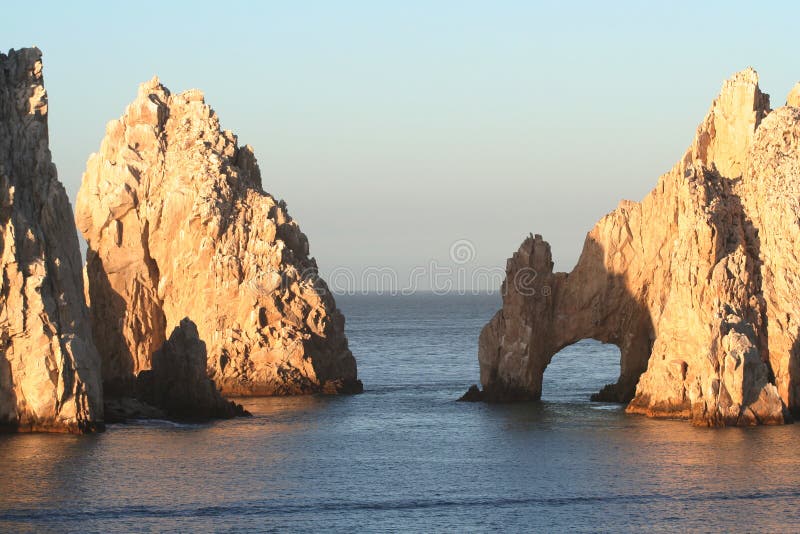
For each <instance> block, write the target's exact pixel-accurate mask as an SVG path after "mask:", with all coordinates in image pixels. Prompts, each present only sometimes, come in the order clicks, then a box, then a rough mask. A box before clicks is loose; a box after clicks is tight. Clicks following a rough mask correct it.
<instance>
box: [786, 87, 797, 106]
mask: <svg viewBox="0 0 800 534" xmlns="http://www.w3.org/2000/svg"><path fill="white" fill-rule="evenodd" d="M786 105H787V106H792V107H795V108H800V82H798V83H796V84H795V86H794V87H792V90H791V91H789V94H788V95H787V96H786Z"/></svg>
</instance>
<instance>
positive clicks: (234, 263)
mask: <svg viewBox="0 0 800 534" xmlns="http://www.w3.org/2000/svg"><path fill="white" fill-rule="evenodd" d="M76 211H77V213H76V218H77V223H78V228H79V229H80V230H81V232H82V233H83V235H84V236H85V238H86V240H87V242H88V244H89V251H88V255H87V278H88V281H89V294H90V302H91V312H92V323H93V326H94V335H95V342H96V344H97V346H98V349H99V350H100V353H101V355H102V358H103V380H104V383H105V384H106V389H107V390H108V391H109V392H111V394H118V393H122V394H126V393H129V392H130V390H131V388H132V387H133V383H134V379H135V377H136V376H137V375H138V374H139V373H140V372H141V371H144V370H148V369H151V367H152V357H153V354H154V353H155V351H156V350H158V349H159V347H161V345H162V344H163V343H164V342H165V340H166V334H167V332H171V331H172V330H173V329H174V328H176V327H177V326H178V325H179V323H180V321H181V319H183V318H184V317H187V318H189V319H190V320H191V321H193V322H194V323H195V324H196V325H197V331H198V333H199V338H200V339H201V340H202V341H203V342H205V344H206V346H207V349H208V373H209V375H210V376H211V378H213V379H214V381H215V382H216V384H217V385H218V386H219V387H220V389H221V390H222V392H223V393H225V394H230V395H286V394H301V393H312V392H320V391H321V392H330V393H335V392H356V391H360V388H361V384H360V382H359V381H358V380H357V376H356V362H355V359H354V358H353V355H352V354H351V352H350V350H349V349H348V345H347V339H346V337H345V335H344V317H343V316H342V314H341V313H340V312H339V310H338V309H337V308H336V305H335V302H334V299H333V297H332V296H331V294H330V292H329V291H328V288H327V286H326V284H325V282H324V281H323V280H322V279H321V278H320V277H319V276H318V274H317V265H316V262H315V260H314V259H313V258H311V257H309V250H308V241H307V239H306V236H305V235H304V234H303V233H302V232H301V231H300V229H299V228H298V226H297V224H296V223H295V222H294V221H293V220H292V218H291V217H290V216H289V214H288V213H287V211H286V205H285V204H284V203H283V202H282V201H276V200H275V199H274V198H273V197H272V196H270V195H269V194H267V193H265V192H264V191H263V189H262V187H261V174H260V171H259V168H258V165H257V164H256V159H255V156H254V154H253V151H252V149H251V148H250V147H249V146H245V147H239V146H238V144H237V139H236V136H235V135H233V133H231V132H230V131H227V130H226V131H222V130H220V125H219V119H218V118H217V115H216V114H215V113H214V111H213V110H212V109H211V108H210V107H209V106H208V105H206V103H205V101H204V98H203V94H202V93H201V92H200V91H197V90H190V91H186V92H184V93H181V94H177V95H173V94H171V93H170V92H169V90H168V89H167V88H166V87H164V86H163V85H161V83H159V81H158V79H153V80H151V81H150V82H147V83H145V84H142V85H141V87H140V88H139V93H138V96H137V97H136V99H135V100H134V101H133V103H131V104H130V105H129V106H128V107H127V109H126V111H125V114H124V115H123V116H122V117H121V118H120V119H118V120H114V121H111V122H110V123H109V124H108V126H107V129H106V136H105V138H104V139H103V141H102V144H101V146H100V151H99V152H98V153H96V154H93V155H92V156H91V157H90V158H89V161H88V164H87V168H86V172H85V174H84V176H83V183H82V186H81V189H80V192H79V194H78V201H77V210H76Z"/></svg>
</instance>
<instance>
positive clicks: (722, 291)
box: [479, 69, 800, 426]
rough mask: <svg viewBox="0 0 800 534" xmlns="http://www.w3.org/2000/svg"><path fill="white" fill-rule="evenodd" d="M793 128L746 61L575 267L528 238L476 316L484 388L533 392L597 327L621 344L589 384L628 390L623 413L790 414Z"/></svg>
mask: <svg viewBox="0 0 800 534" xmlns="http://www.w3.org/2000/svg"><path fill="white" fill-rule="evenodd" d="M788 101H789V102H790V103H791V102H794V101H793V100H792V97H790V98H789V99H788ZM799 140H800V109H798V108H795V107H791V106H789V107H783V108H780V109H777V110H775V111H771V110H770V109H769V97H768V95H766V94H763V93H762V92H761V91H760V90H759V87H758V78H757V75H756V73H755V71H753V70H752V69H748V70H745V71H743V72H740V73H738V74H736V75H735V76H733V77H732V78H731V79H730V80H728V81H727V82H726V83H725V84H724V85H723V88H722V91H721V93H720V95H719V97H718V98H717V99H716V100H715V101H714V103H713V104H712V106H711V109H710V111H709V113H708V115H707V116H706V118H705V119H704V120H703V122H702V123H701V124H700V126H699V127H698V130H697V135H696V137H695V141H694V142H693V144H692V146H691V147H690V148H689V150H688V151H687V152H686V154H685V156H684V157H683V158H682V159H681V160H680V161H679V162H678V163H677V164H676V165H675V167H673V168H672V170H670V171H669V172H668V173H667V174H665V175H663V176H662V177H661V178H660V179H659V181H658V184H657V185H656V188H655V189H654V190H653V191H652V192H651V193H650V194H649V195H648V196H647V197H646V198H645V199H644V200H642V202H639V203H636V202H630V201H623V202H621V203H620V205H619V207H618V208H617V209H616V210H615V211H613V212H612V213H610V214H609V215H607V216H605V217H604V218H603V219H601V220H600V221H599V222H598V223H597V225H596V226H595V227H594V228H593V229H592V230H591V231H590V232H589V234H588V235H587V237H586V242H585V244H584V248H583V252H582V254H581V257H580V259H579V261H578V264H577V265H576V267H575V269H573V271H572V272H570V273H554V272H553V263H552V260H551V255H550V246H549V245H548V244H547V243H546V242H545V241H544V240H542V238H541V237H540V236H535V237H533V236H531V237H530V238H528V239H527V240H525V242H524V243H523V244H522V246H521V247H520V249H519V251H518V252H516V253H515V254H514V256H513V257H512V258H511V259H509V261H508V266H507V278H506V281H505V283H504V298H503V309H502V310H501V311H500V312H498V313H497V315H496V316H495V317H494V318H493V319H492V320H491V322H490V323H489V324H488V325H486V327H485V328H484V329H483V331H482V332H481V336H480V341H479V360H480V368H481V382H482V384H483V386H484V391H483V395H484V396H485V397H486V398H487V399H489V400H517V399H538V398H540V396H541V388H542V374H543V372H544V369H545V367H546V366H547V365H548V364H549V362H550V360H551V358H552V357H553V356H554V355H555V354H556V353H557V352H558V351H560V350H561V349H562V348H564V347H566V346H568V345H570V344H572V343H575V342H577V341H579V340H581V339H584V338H594V339H597V340H599V341H602V342H605V343H613V344H615V345H617V346H618V347H619V348H620V353H621V360H620V364H621V365H620V371H621V372H620V376H619V379H618V381H617V382H616V383H615V384H612V385H609V386H607V387H606V388H604V389H603V391H602V392H601V393H600V394H598V396H597V397H596V398H598V399H602V400H616V401H620V402H628V401H630V402H629V404H628V408H627V411H628V412H629V413H641V414H646V415H650V416H657V417H679V418H686V419H691V420H692V422H693V423H694V424H697V425H709V426H724V425H753V424H771V423H782V422H786V421H788V420H789V417H790V416H789V413H788V411H787V408H791V409H793V410H797V409H800V398H799V396H798V394H799V393H800V388H799V386H798V384H799V382H798V380H799V378H798V377H800V363H798V358H799V357H800V344H799V343H798V341H797V339H798V332H799V331H800V322H798V321H800V319H798V318H797V316H796V310H797V308H798V296H797V295H800V291H798V290H800V285H798V284H800V278H798V277H800V265H798V262H797V257H798V252H799V251H798V248H797V247H798V246H799V245H798V243H800V234H798V232H799V231H800V213H799V212H800V209H798V202H799V199H800V151H798V142H799Z"/></svg>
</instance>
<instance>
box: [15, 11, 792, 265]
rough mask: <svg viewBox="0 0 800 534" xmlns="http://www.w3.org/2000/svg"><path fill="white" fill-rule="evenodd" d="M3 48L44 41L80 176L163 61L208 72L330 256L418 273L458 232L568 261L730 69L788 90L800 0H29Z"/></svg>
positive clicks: (476, 261) (61, 130) (236, 124)
mask: <svg viewBox="0 0 800 534" xmlns="http://www.w3.org/2000/svg"><path fill="white" fill-rule="evenodd" d="M2 16H3V19H4V24H3V42H2V44H1V45H0V47H1V48H4V49H8V48H12V47H13V48H21V47H23V46H30V45H36V46H38V47H40V48H41V49H42V50H43V52H44V66H45V84H46V87H47V89H48V92H49V97H50V146H51V148H52V151H53V155H54V159H55V162H56V164H57V166H58V169H59V176H60V178H61V180H62V181H63V182H64V183H65V185H66V187H67V191H68V192H69V194H70V198H71V199H72V200H73V202H74V199H75V194H76V192H77V189H78V187H79V185H80V178H81V174H82V172H83V169H84V166H85V162H86V159H87V157H88V155H89V154H90V153H91V152H93V151H95V150H97V148H98V147H99V144H100V140H101V138H102V137H103V134H104V130H105V124H106V122H108V121H109V120H110V119H112V118H116V117H118V116H119V115H121V113H122V112H123V110H124V108H125V106H126V104H127V103H128V102H130V101H131V100H132V99H133V98H134V96H135V95H136V89H137V86H138V84H139V83H140V82H142V81H145V80H148V79H150V78H151V77H152V76H153V75H154V74H157V75H158V76H159V77H160V78H161V80H162V82H163V83H165V84H166V85H167V86H168V87H169V88H170V89H171V90H172V91H173V92H178V91H182V90H185V89H189V88H200V89H202V90H203V91H204V92H205V94H206V100H207V102H208V103H210V104H211V106H212V107H213V108H214V109H215V110H216V111H217V113H218V114H219V116H220V119H221V121H222V125H223V127H224V128H228V129H231V130H233V131H234V132H235V133H236V134H238V136H239V141H240V143H241V144H245V143H248V144H251V145H253V146H254V147H255V151H256V155H257V157H258V160H259V164H260V166H261V169H262V174H263V182H264V188H265V189H266V190H267V191H269V192H270V193H272V194H273V195H275V196H276V197H278V198H283V199H285V200H286V201H287V203H288V206H289V211H290V213H291V214H292V215H293V216H294V217H295V218H296V219H297V220H298V222H299V223H300V226H301V228H302V229H303V230H304V231H305V233H306V234H307V235H308V236H309V239H310V242H311V252H312V254H313V255H314V256H315V257H316V258H317V260H318V262H319V263H320V266H321V268H322V270H323V272H325V273H332V272H333V271H334V270H335V269H336V268H339V267H346V268H350V269H353V270H354V271H356V272H361V271H362V270H363V269H364V268H365V267H368V266H376V267H393V268H396V269H398V270H399V271H400V273H401V276H405V274H403V273H407V272H408V271H409V269H411V268H412V267H414V266H426V265H429V262H430V261H431V260H435V261H438V262H440V263H441V264H448V263H450V260H449V255H450V250H451V245H452V244H453V243H454V242H457V241H458V240H469V242H470V243H472V244H474V250H475V254H476V255H475V257H474V258H472V259H471V260H470V262H469V265H470V266H486V267H495V266H496V267H502V266H503V265H504V264H505V259H506V258H507V257H508V256H509V255H511V254H512V253H513V252H514V251H515V250H516V248H517V247H518V246H519V244H520V242H521V241H522V239H523V238H524V236H526V235H527V234H528V233H529V232H533V233H541V234H543V235H544V237H545V239H547V240H548V241H550V243H551V245H552V247H553V254H554V257H555V260H556V267H557V268H558V269H561V270H565V269H566V270H568V269H571V268H572V266H573V264H574V263H575V261H576V260H577V257H578V255H579V253H580V249H581V247H582V244H583V239H584V236H585V234H586V232H587V231H588V230H589V229H590V228H591V227H592V225H593V224H594V222H595V221H596V220H597V219H598V218H599V217H600V216H602V215H603V214H605V213H607V212H608V211H610V210H612V209H613V208H614V207H615V206H616V205H617V203H618V201H619V200H620V199H622V198H629V199H634V200H639V199H641V198H642V197H643V196H644V195H645V194H646V193H647V191H649V190H650V189H651V188H652V187H653V186H654V185H655V183H656V179H657V178H658V176H659V175H660V174H662V173H663V172H665V171H667V170H668V169H669V168H670V167H671V166H672V164H673V163H674V162H675V161H677V159H678V158H679V157H680V155H681V154H682V153H683V151H684V150H685V148H686V147H687V146H688V145H689V143H690V142H691V140H692V137H693V133H694V130H695V128H696V126H697V124H698V123H699V122H700V120H701V119H702V117H703V115H704V114H705V112H706V110H707V109H708V106H709V105H710V103H711V100H712V99H713V97H714V96H715V95H716V93H717V91H718V90H719V88H720V86H721V84H722V81H723V80H724V79H725V78H727V77H728V76H730V75H731V74H733V73H734V72H735V71H737V70H740V69H743V68H745V67H747V66H748V65H752V66H753V67H755V68H756V70H758V72H759V74H760V76H761V87H762V89H763V90H765V91H766V92H768V93H770V94H771V95H772V104H773V107H774V106H777V105H781V104H783V102H784V100H785V96H786V93H787V92H788V91H789V89H790V88H791V86H792V85H793V84H794V82H796V81H797V80H798V79H800V60H799V59H798V46H797V44H798V42H797V21H798V20H800V3H797V2H786V3H785V4H778V3H775V4H773V5H771V6H769V5H766V4H763V3H759V4H758V5H757V4H755V3H753V2H721V1H720V2H658V3H656V2H585V3H581V2H552V3H537V2H496V1H493V2H490V1H485V2H465V1H449V2H448V1H408V0H404V1H396V2H389V1H372V2H367V1H363V2H345V1H318V2H305V1H289V2H286V1H284V2H252V3H245V2H235V1H227V2H220V1H219V0H216V1H214V2H208V3H205V2H186V3H179V2H166V1H161V2H152V3H151V2H146V1H141V0H139V1H137V2H97V3H88V2H52V3H49V4H48V3H46V2H44V3H43V2H38V3H37V7H36V10H35V13H34V12H33V11H32V10H31V8H30V6H28V5H26V4H25V3H24V2H14V3H10V4H9V5H6V6H4V7H3V15H2Z"/></svg>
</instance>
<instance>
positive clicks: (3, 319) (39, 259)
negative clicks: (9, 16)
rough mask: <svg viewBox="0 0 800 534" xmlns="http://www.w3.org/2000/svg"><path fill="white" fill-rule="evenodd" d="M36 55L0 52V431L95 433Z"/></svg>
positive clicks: (92, 391) (94, 359) (81, 304)
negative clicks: (0, 278)
mask: <svg viewBox="0 0 800 534" xmlns="http://www.w3.org/2000/svg"><path fill="white" fill-rule="evenodd" d="M41 57H42V54H41V52H40V51H39V50H38V49H36V48H27V49H22V50H18V51H14V50H11V51H10V52H9V53H8V55H5V54H0V272H2V287H1V288H0V427H3V428H4V429H11V430H20V431H26V430H34V431H56V432H86V431H92V430H96V429H99V428H102V426H103V406H102V389H101V384H100V359H99V356H98V354H97V350H96V349H95V345H94V342H93V341H92V334H91V327H90V321H89V314H88V311H87V309H86V303H85V301H84V296H83V276H82V274H81V258H80V251H79V249H78V237H77V232H76V231H75V224H74V222H73V218H72V209H71V207H70V204H69V200H68V198H67V195H66V192H65V191H64V187H63V186H62V185H61V183H60V182H59V181H58V178H57V175H56V168H55V165H53V163H52V161H51V158H50V150H49V148H48V133H47V93H46V92H45V89H44V79H43V76H42V61H41Z"/></svg>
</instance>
